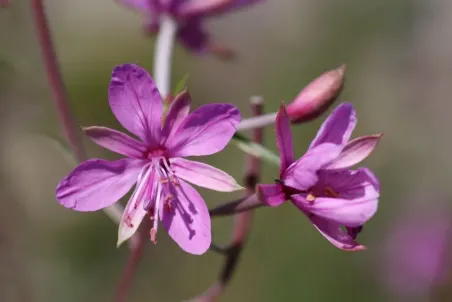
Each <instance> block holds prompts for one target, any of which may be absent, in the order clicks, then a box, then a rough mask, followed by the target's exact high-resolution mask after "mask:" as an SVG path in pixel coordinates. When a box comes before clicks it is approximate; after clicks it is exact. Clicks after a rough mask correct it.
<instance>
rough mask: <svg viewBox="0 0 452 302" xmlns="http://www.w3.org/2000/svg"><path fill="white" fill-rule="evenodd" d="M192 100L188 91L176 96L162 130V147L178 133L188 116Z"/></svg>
mask: <svg viewBox="0 0 452 302" xmlns="http://www.w3.org/2000/svg"><path fill="white" fill-rule="evenodd" d="M190 104H191V99H190V95H189V94H188V92H187V91H183V92H181V93H180V94H178V95H177V96H176V98H175V99H174V101H173V102H172V103H171V106H170V108H169V110H168V114H167V116H166V119H165V124H164V126H163V129H162V145H164V144H165V142H166V141H167V140H168V139H171V137H172V136H173V135H174V134H175V133H176V131H177V128H179V126H180V124H181V123H182V121H183V120H184V119H185V118H186V117H187V116H188V113H189V111H190Z"/></svg>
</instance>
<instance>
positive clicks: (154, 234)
mask: <svg viewBox="0 0 452 302" xmlns="http://www.w3.org/2000/svg"><path fill="white" fill-rule="evenodd" d="M150 236H151V241H152V243H153V244H157V229H156V228H152V229H151V233H150Z"/></svg>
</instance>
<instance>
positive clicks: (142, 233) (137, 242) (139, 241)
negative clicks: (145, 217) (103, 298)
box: [114, 221, 149, 302]
mask: <svg viewBox="0 0 452 302" xmlns="http://www.w3.org/2000/svg"><path fill="white" fill-rule="evenodd" d="M148 230H149V226H148V222H147V221H144V222H143V225H142V226H141V227H140V229H139V233H138V234H136V236H133V237H132V238H131V239H133V240H132V241H131V244H130V245H129V247H130V251H129V258H128V259H127V263H126V265H125V268H124V271H123V273H122V275H121V279H120V281H119V285H118V288H117V291H116V296H115V299H114V301H115V302H125V301H126V298H127V295H128V293H129V291H130V286H131V285H132V280H133V277H134V276H135V273H136V271H137V268H138V265H139V264H140V262H141V259H142V258H143V253H144V249H145V244H146V242H147V237H148V236H149V232H148Z"/></svg>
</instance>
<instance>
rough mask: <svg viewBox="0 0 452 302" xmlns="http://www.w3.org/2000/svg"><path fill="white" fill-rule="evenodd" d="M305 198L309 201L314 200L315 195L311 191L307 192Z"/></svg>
mask: <svg viewBox="0 0 452 302" xmlns="http://www.w3.org/2000/svg"><path fill="white" fill-rule="evenodd" d="M306 200H307V201H308V202H311V203H312V202H314V200H315V196H314V195H313V194H312V192H309V194H308V196H306Z"/></svg>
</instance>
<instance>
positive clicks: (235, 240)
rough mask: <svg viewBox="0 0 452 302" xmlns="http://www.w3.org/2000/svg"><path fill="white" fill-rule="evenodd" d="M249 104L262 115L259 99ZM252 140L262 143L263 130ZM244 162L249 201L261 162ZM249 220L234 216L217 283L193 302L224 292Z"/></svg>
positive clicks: (206, 301)
mask: <svg viewBox="0 0 452 302" xmlns="http://www.w3.org/2000/svg"><path fill="white" fill-rule="evenodd" d="M250 103H251V110H252V113H253V116H259V115H260V114H262V111H263V110H262V109H263V100H262V99H261V98H260V97H253V98H251V100H250ZM252 140H253V141H254V142H256V143H259V144H261V143H262V140H263V128H255V129H254V130H253V131H252ZM246 161H247V164H246V172H245V177H244V183H245V187H246V193H245V194H246V197H245V199H249V198H250V197H251V196H256V195H255V194H254V188H255V186H256V183H257V182H258V180H259V176H260V170H261V160H260V159H259V158H257V157H254V156H252V155H247V157H246ZM251 220H252V211H245V212H241V213H239V214H236V217H235V223H234V228H233V231H232V236H231V243H230V244H229V246H228V247H226V248H224V249H221V248H217V250H218V251H219V252H221V253H222V254H223V255H224V256H225V262H224V265H223V268H222V269H221V272H220V276H219V278H218V281H217V282H216V283H215V284H213V285H212V286H211V287H210V288H209V289H208V290H207V291H206V292H205V293H204V294H203V295H201V296H199V297H197V298H195V299H193V301H202V302H213V301H216V299H217V298H218V297H219V296H220V295H221V294H222V293H223V292H224V290H225V289H226V287H227V285H228V284H229V281H230V280H231V278H232V276H233V274H234V272H235V270H236V268H237V265H238V263H239V259H240V256H241V254H242V250H243V247H244V245H245V243H246V239H247V236H248V233H249V231H250V228H251Z"/></svg>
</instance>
